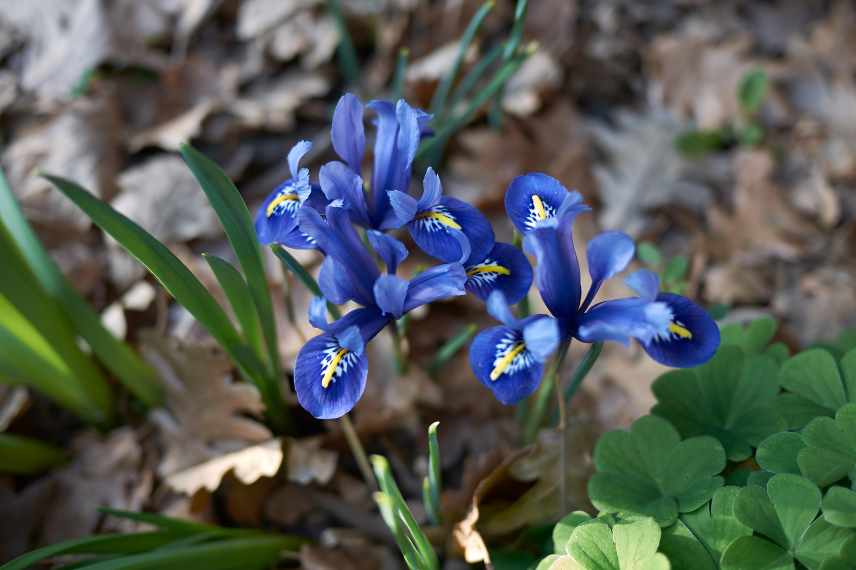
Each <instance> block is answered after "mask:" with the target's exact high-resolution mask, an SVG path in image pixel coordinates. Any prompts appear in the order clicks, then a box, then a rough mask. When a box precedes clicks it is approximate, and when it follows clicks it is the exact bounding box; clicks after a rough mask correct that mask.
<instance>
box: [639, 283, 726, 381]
mask: <svg viewBox="0 0 856 570" xmlns="http://www.w3.org/2000/svg"><path fill="white" fill-rule="evenodd" d="M657 301H658V302H660V303H664V304H666V305H668V307H669V308H670V309H671V311H672V314H673V317H672V320H671V322H670V323H669V325H668V330H667V332H666V333H665V334H663V335H660V336H658V337H656V338H654V339H653V340H652V341H651V342H649V343H645V344H643V347H644V348H645V351H646V352H647V353H648V354H649V355H650V356H651V358H653V359H654V360H656V361H657V362H659V363H661V364H665V365H666V366H674V367H676V368H688V367H690V366H698V365H699V364H704V363H705V362H707V361H708V360H710V359H711V358H712V357H713V355H714V354H715V353H716V349H717V348H718V347H719V341H720V336H719V327H718V326H717V325H716V322H715V321H714V320H713V319H712V318H711V317H710V315H709V314H708V313H707V311H705V310H704V309H702V308H701V307H699V306H698V305H696V304H695V303H693V302H692V301H690V300H689V299H687V298H686V297H683V296H681V295H675V294H674V293H660V294H659V295H658V296H657Z"/></svg>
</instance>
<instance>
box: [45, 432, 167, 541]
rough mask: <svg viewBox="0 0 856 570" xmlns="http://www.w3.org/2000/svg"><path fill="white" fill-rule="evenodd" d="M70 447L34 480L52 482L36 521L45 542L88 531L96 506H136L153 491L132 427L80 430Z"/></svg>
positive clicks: (114, 524)
mask: <svg viewBox="0 0 856 570" xmlns="http://www.w3.org/2000/svg"><path fill="white" fill-rule="evenodd" d="M72 450H73V451H72V453H73V460H72V462H71V463H70V464H69V465H67V466H65V467H62V468H60V469H58V470H57V471H55V472H53V473H52V474H51V475H49V476H48V478H46V479H45V480H44V482H39V483H38V484H50V485H55V493H54V495H53V499H52V501H51V503H50V505H49V507H48V512H47V513H46V514H45V515H44V518H43V519H42V527H41V528H42V532H41V540H42V541H43V542H45V543H48V544H52V543H55V542H59V541H61V540H67V539H70V538H78V537H82V536H84V535H87V534H90V533H92V532H93V531H94V530H95V528H96V526H98V525H99V521H101V519H102V518H103V515H102V514H101V513H100V512H98V509H99V508H100V507H111V508H114V509H122V510H128V511H137V510H140V509H141V508H142V506H143V504H144V502H145V501H146V500H147V499H148V497H149V495H150V494H151V491H152V487H153V481H154V475H153V473H152V471H151V469H150V468H149V467H148V466H147V465H146V463H145V460H144V455H143V451H142V448H141V447H140V443H139V441H138V437H137V434H136V433H135V432H134V431H133V430H132V429H131V428H127V427H125V428H120V429H118V430H115V431H113V432H112V433H110V434H109V435H107V436H100V435H98V434H96V433H95V432H87V433H84V434H82V435H79V436H77V437H76V438H75V439H74V441H73V442H72ZM132 526H133V525H132V524H130V523H128V522H127V521H121V520H118V519H110V520H109V521H108V524H107V525H106V527H104V525H102V528H109V529H113V530H117V529H123V530H129V529H130V528H131V527H132Z"/></svg>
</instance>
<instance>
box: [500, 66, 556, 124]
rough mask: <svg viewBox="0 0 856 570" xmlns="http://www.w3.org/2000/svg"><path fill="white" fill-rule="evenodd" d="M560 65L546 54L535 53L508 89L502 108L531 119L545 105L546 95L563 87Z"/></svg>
mask: <svg viewBox="0 0 856 570" xmlns="http://www.w3.org/2000/svg"><path fill="white" fill-rule="evenodd" d="M562 79H563V73H562V68H561V67H559V64H558V63H557V62H556V61H555V60H554V59H553V58H552V57H551V56H550V54H549V53H548V52H546V51H544V50H540V51H537V52H535V53H534V54H533V55H532V56H530V57H529V58H528V59H527V60H526V62H525V63H524V64H523V65H522V66H521V67H520V69H518V70H517V72H516V73H515V74H514V75H512V76H511V78H510V79H509V80H508V83H506V85H505V91H504V92H503V97H502V108H503V109H505V111H507V112H509V113H512V114H514V115H517V116H518V117H528V116H529V115H531V114H533V113H535V112H536V111H538V110H539V109H540V108H541V106H542V105H543V104H544V98H545V96H546V95H547V94H549V93H551V92H555V91H557V90H558V89H559V87H560V86H561V84H562Z"/></svg>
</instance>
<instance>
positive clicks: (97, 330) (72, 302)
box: [0, 171, 162, 406]
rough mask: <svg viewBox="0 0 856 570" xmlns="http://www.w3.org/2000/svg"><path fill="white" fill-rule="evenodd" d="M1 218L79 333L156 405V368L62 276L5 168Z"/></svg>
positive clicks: (142, 396) (148, 402)
mask: <svg viewBox="0 0 856 570" xmlns="http://www.w3.org/2000/svg"><path fill="white" fill-rule="evenodd" d="M0 221H2V225H4V226H5V227H6V230H7V231H8V232H9V235H10V236H11V238H12V239H13V240H14V242H15V244H16V245H17V247H18V250H19V251H20V253H21V255H22V256H23V257H24V259H25V260H26V262H27V265H28V266H29V267H30V269H31V270H32V272H33V275H34V276H35V278H36V279H37V280H38V281H39V284H40V285H41V287H42V289H43V290H44V291H45V293H47V294H48V295H49V296H51V297H52V298H53V299H54V300H55V301H56V302H57V303H58V304H59V305H60V306H62V308H63V310H64V312H65V314H66V315H67V317H68V319H69V320H70V321H71V323H72V325H73V327H74V329H75V331H76V332H77V334H79V335H80V336H81V337H82V338H83V339H84V340H85V341H86V342H87V344H88V345H89V346H90V347H91V348H92V351H93V352H94V353H95V355H96V356H97V357H98V359H99V360H100V361H101V362H102V363H103V364H104V366H106V367H107V369H108V370H109V371H110V372H111V373H112V374H113V375H115V376H116V378H117V379H118V380H119V381H120V382H122V384H124V385H125V386H126V387H127V388H128V389H129V390H130V391H131V392H132V393H133V394H134V395H135V396H136V397H137V398H139V399H140V400H141V401H142V402H143V403H145V404H146V405H148V406H155V405H157V404H158V403H159V402H160V401H161V398H162V393H161V386H160V383H159V381H158V379H157V376H156V375H155V373H154V371H153V370H152V369H151V368H150V367H148V366H147V365H146V364H145V363H144V362H143V361H142V359H140V358H139V356H137V354H136V353H135V352H134V351H133V350H131V348H130V347H129V346H128V345H127V344H125V343H124V342H121V341H120V340H118V339H117V338H116V337H114V336H113V335H112V334H111V333H110V332H109V331H108V330H107V329H106V328H104V325H102V324H101V319H100V318H99V317H98V315H97V314H96V313H95V311H94V310H92V308H91V307H90V306H89V305H88V304H87V303H86V301H84V300H83V298H82V297H81V296H80V295H79V294H78V293H77V291H75V290H74V288H73V287H72V286H71V285H70V284H69V283H68V281H67V280H66V279H65V277H63V275H62V273H61V272H60V270H59V268H58V267H57V265H56V263H55V262H54V261H53V259H52V258H51V257H50V256H49V255H48V253H47V252H46V251H45V249H44V248H43V247H42V244H41V243H40V242H39V240H38V238H37V237H36V234H35V233H34V232H33V230H32V228H31V227H30V225H29V224H28V223H27V220H26V219H25V218H24V214H23V212H22V211H21V208H20V207H19V205H18V202H17V201H16V200H15V197H14V195H13V194H12V190H11V189H10V188H9V185H8V184H7V182H6V179H5V177H4V176H3V173H2V171H0Z"/></svg>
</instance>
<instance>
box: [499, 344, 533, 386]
mask: <svg viewBox="0 0 856 570" xmlns="http://www.w3.org/2000/svg"><path fill="white" fill-rule="evenodd" d="M525 348H526V344H524V343H522V342H518V343H517V344H515V345H514V348H512V349H511V350H509V351H508V352H506V353H505V356H503V357H502V360H500V361H499V363H498V364H497V365H496V366H494V367H493V370H491V371H490V379H491V380H497V379H498V378H499V377H500V376H502V373H503V372H505V369H506V368H508V367H509V366H510V365H511V363H512V362H514V359H515V358H516V357H517V355H518V354H520V353H521V352H523V350H524V349H525Z"/></svg>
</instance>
